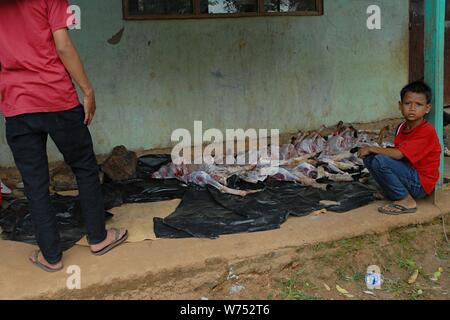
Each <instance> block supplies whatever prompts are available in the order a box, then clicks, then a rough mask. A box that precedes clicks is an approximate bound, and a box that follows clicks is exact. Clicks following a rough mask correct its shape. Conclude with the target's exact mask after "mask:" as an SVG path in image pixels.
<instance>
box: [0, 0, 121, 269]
mask: <svg viewBox="0 0 450 320" xmlns="http://www.w3.org/2000/svg"><path fill="white" fill-rule="evenodd" d="M68 8H69V5H68V2H67V0H2V1H1V2H0V67H1V71H0V110H1V112H2V113H3V115H4V117H5V119H6V120H5V126H6V138H7V142H8V145H9V146H10V148H11V151H12V153H13V156H14V161H15V163H16V166H17V168H18V169H19V171H20V173H21V175H22V179H23V183H24V186H25V194H26V197H27V199H28V202H29V209H30V212H31V216H32V220H33V223H34V225H35V231H36V232H35V233H36V240H37V243H38V245H39V248H40V250H37V251H35V252H33V254H32V255H31V256H30V260H31V262H32V263H34V264H35V265H36V266H38V267H40V268H41V269H43V270H45V271H48V272H55V271H58V270H61V269H62V268H63V263H62V249H61V242H60V237H59V232H58V229H57V224H56V215H55V214H54V213H53V212H52V210H51V207H50V197H49V173H48V160H47V150H46V146H47V137H48V135H50V137H51V138H52V140H53V141H54V142H55V144H56V146H57V147H58V149H59V151H60V152H61V153H62V154H63V156H64V160H65V162H66V163H67V164H68V165H69V166H70V167H71V168H72V171H73V172H74V174H75V176H76V178H77V183H78V189H79V194H80V195H79V199H80V204H81V209H82V211H83V215H84V219H85V223H86V227H87V231H88V238H89V243H90V247H91V251H92V253H94V254H97V255H101V254H104V253H106V252H107V251H109V250H111V249H112V248H114V247H115V246H117V245H119V244H120V243H122V242H123V241H125V240H126V238H127V236H128V232H127V230H125V229H123V228H122V229H110V230H106V229H105V218H104V217H105V210H104V205H103V196H102V191H101V186H100V181H99V178H98V165H97V161H96V158H95V154H94V151H93V144H92V139H91V135H90V132H89V130H88V128H87V125H89V124H90V123H91V121H92V119H93V117H94V113H95V109H96V104H95V95H94V91H93V89H92V86H91V83H90V82H89V80H88V77H87V76H86V73H85V71H84V68H83V65H82V63H81V61H80V58H79V55H78V53H77V50H76V49H75V47H74V45H73V43H72V41H71V39H70V36H69V34H68V31H67V27H68V21H70V20H71V19H70V13H69V12H70V10H68ZM72 79H74V80H75V82H76V83H77V84H78V85H79V87H80V89H81V91H82V92H83V95H84V97H83V104H80V102H79V100H78V96H77V92H76V90H75V86H74V84H73V83H72Z"/></svg>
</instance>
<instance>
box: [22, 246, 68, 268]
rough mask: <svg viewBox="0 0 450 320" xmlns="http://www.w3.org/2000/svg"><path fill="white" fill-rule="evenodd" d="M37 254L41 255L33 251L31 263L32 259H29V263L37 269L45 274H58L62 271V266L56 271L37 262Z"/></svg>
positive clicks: (38, 251)
mask: <svg viewBox="0 0 450 320" xmlns="http://www.w3.org/2000/svg"><path fill="white" fill-rule="evenodd" d="M39 253H41V251H40V250H36V251H34V253H33V259H34V261H33V259H31V258H29V260H30V262H31V263H32V264H34V265H35V266H36V267H38V268H40V269H42V270H44V271H46V272H58V271H61V270H62V269H64V266H62V267H61V268H58V269H53V268H49V267H47V266H46V265H43V264H42V263H41V262H39Z"/></svg>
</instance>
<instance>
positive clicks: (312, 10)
mask: <svg viewBox="0 0 450 320" xmlns="http://www.w3.org/2000/svg"><path fill="white" fill-rule="evenodd" d="M122 1H123V12H124V18H125V19H130V20H133V19H135V20H145V19H177V18H181V19H182V18H194V19H196V18H211V17H247V16H272V15H275V16H282V15H298V16H308V15H309V16H314V15H315V16H318V15H322V14H323V0H122Z"/></svg>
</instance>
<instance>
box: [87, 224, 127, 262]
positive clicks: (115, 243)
mask: <svg viewBox="0 0 450 320" xmlns="http://www.w3.org/2000/svg"><path fill="white" fill-rule="evenodd" d="M111 230H113V231H114V241H113V242H112V243H111V244H110V245H108V246H106V247H104V248H103V249H102V250H99V251H92V250H91V252H92V254H94V255H96V256H102V255H104V254H105V253H107V252H109V251H111V250H112V249H114V248H115V247H117V246H118V245H120V244H122V243H124V242H125V240H127V239H128V230H127V231H126V232H125V233H124V235H123V236H122V238H119V235H120V230H119V229H117V228H112V229H111Z"/></svg>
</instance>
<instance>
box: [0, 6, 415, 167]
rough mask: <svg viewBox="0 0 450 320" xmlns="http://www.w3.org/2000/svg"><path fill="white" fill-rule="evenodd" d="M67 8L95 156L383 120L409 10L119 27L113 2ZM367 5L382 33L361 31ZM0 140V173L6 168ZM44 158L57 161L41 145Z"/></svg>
mask: <svg viewBox="0 0 450 320" xmlns="http://www.w3.org/2000/svg"><path fill="white" fill-rule="evenodd" d="M70 2H71V3H72V4H78V5H79V6H81V9H82V29H81V30H79V31H71V34H72V36H73V38H74V40H75V42H76V44H77V46H78V48H79V51H80V54H81V56H82V59H83V61H84V63H85V66H86V69H87V71H88V74H89V76H90V78H91V80H92V82H93V85H94V87H95V89H96V95H97V103H98V112H97V114H96V118H95V121H94V123H93V124H92V126H91V131H92V134H93V137H94V142H95V150H96V152H97V153H108V152H109V151H110V150H111V148H112V147H114V146H115V145H119V144H124V145H125V146H127V147H128V148H129V149H138V148H146V149H147V148H155V147H166V146H169V145H170V135H171V132H172V131H173V130H174V129H176V128H188V129H191V130H192V129H193V123H194V120H203V128H212V127H215V128H219V129H224V128H278V129H280V130H281V132H288V131H296V130H297V129H299V128H314V127H319V126H320V125H321V124H326V125H333V124H335V123H336V122H338V121H339V120H341V119H343V120H345V121H348V122H370V121H374V120H379V119H383V118H388V117H392V116H395V115H397V108H396V105H397V104H396V102H397V100H398V91H399V90H400V88H401V87H402V86H403V85H404V84H405V83H406V82H407V79H408V0H395V1H392V0H378V1H376V0H325V3H324V8H325V15H324V16H319V17H267V18H261V17H259V18H237V19H208V20H166V21H124V20H122V2H121V1H120V0H114V1H112V0H94V1H92V0H72V1H70ZM372 4H377V5H379V6H380V7H381V10H382V29H381V30H376V31H370V30H368V29H367V27H366V20H367V17H368V15H367V14H366V10H367V7H368V6H369V5H372ZM121 28H124V32H123V36H122V38H121V39H120V41H119V42H118V43H117V44H115V45H112V44H110V43H108V41H107V40H108V39H110V38H111V37H112V36H113V35H115V34H116V33H117V32H119V31H120V30H121ZM0 131H1V133H0V155H1V156H0V165H10V164H12V163H13V161H12V156H11V154H10V151H9V149H8V147H7V146H6V143H5V138H4V133H3V131H4V127H3V123H2V124H1V128H0ZM49 159H50V160H55V159H59V155H58V152H57V151H56V148H55V147H54V146H53V145H52V144H50V147H49Z"/></svg>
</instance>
